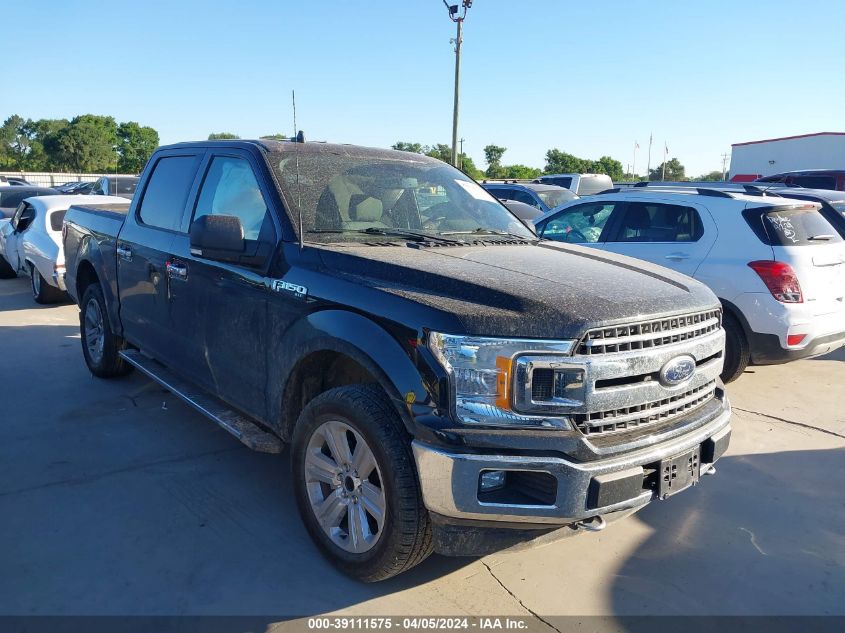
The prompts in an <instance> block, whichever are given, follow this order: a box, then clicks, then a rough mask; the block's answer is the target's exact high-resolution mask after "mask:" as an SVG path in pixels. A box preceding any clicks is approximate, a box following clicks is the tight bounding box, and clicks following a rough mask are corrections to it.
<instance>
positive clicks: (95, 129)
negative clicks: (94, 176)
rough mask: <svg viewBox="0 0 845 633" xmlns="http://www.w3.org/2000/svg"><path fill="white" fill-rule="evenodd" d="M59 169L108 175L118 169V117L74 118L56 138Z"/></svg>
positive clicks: (87, 115) (55, 147) (91, 116)
mask: <svg viewBox="0 0 845 633" xmlns="http://www.w3.org/2000/svg"><path fill="white" fill-rule="evenodd" d="M55 139H56V140H55V146H54V148H53V149H54V151H55V152H56V154H55V156H56V158H57V159H58V161H60V162H59V164H58V165H57V167H59V168H62V169H64V168H68V169H71V170H73V171H80V172H98V171H108V170H112V169H114V168H115V167H116V164H117V152H116V151H115V148H116V146H117V123H116V122H115V120H114V117H110V116H98V115H95V114H83V115H80V116H77V117H74V118H73V119H72V120H71V122H70V124H68V125H67V127H64V128H62V129H61V130H59V131H58V132H57V133H56V135H55Z"/></svg>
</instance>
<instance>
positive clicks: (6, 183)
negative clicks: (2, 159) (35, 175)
mask: <svg viewBox="0 0 845 633" xmlns="http://www.w3.org/2000/svg"><path fill="white" fill-rule="evenodd" d="M31 186H32V183H31V182H29V181H27V180H25V179H24V178H20V177H18V176H0V187H31Z"/></svg>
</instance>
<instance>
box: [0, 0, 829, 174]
mask: <svg viewBox="0 0 845 633" xmlns="http://www.w3.org/2000/svg"><path fill="white" fill-rule="evenodd" d="M454 1H457V0H454ZM0 14H2V16H3V18H2V20H3V23H4V25H5V28H4V29H3V31H4V33H5V34H6V36H7V37H6V39H5V46H4V49H5V50H4V55H3V58H4V64H3V67H4V68H5V69H6V71H9V70H14V72H15V74H14V76H13V77H11V78H7V81H6V84H5V87H4V90H3V91H2V93H0V117H2V118H6V117H7V116H9V115H10V114H13V113H17V114H20V115H21V116H24V117H31V118H41V117H71V116H73V115H76V114H83V113H94V114H110V115H113V116H115V117H116V118H117V119H118V120H119V121H127V120H135V121H138V122H140V123H142V124H144V125H151V126H153V127H154V128H156V129H157V130H158V131H159V133H160V134H161V140H162V142H163V143H170V142H176V141H182V140H192V139H198V138H205V137H206V136H207V135H208V133H209V132H212V131H231V132H235V133H238V134H240V135H241V136H243V137H250V136H258V135H261V134H269V133H274V132H282V133H290V132H291V131H292V130H293V123H292V113H291V98H290V94H291V89H292V88H295V89H296V95H297V116H298V126H299V127H300V128H301V129H303V130H305V132H306V135H307V137H308V138H309V139H313V140H329V141H335V142H348V143H359V144H365V145H373V146H380V147H386V146H389V145H391V144H392V143H394V142H396V141H397V140H406V141H417V142H421V143H424V144H426V143H437V142H440V143H449V142H450V140H451V117H452V82H453V75H452V73H453V69H454V54H453V52H452V47H451V45H450V44H449V38H451V37H453V36H454V25H453V24H452V23H451V22H450V21H449V20H448V17H447V15H446V9H445V7H444V6H443V3H442V1H441V0H401V1H398V2H387V1H380V2H368V1H365V0H358V1H352V0H310V1H308V0H299V1H298V2H289V1H287V0H284V1H282V0H278V1H258V0H238V1H237V2H234V1H232V0H229V1H227V2H219V1H217V0H202V1H200V0H167V1H162V0H145V2H123V1H119V0H110V1H108V2H101V1H98V0H77V1H73V0H27V2H21V1H20V0H0ZM843 24H845V3H842V2H838V1H835V0H828V1H827V2H821V1H817V0H802V2H797V3H796V2H795V1H794V0H790V1H781V0H766V1H765V2H764V1H762V0H760V1H752V0H733V1H723V0H712V1H709V2H708V1H699V2H687V1H686V0H684V1H678V0H675V1H668V0H667V1H659V0H654V1H651V2H645V1H638V0H629V1H624V0H611V1H605V2H596V1H593V2H574V1H572V2H567V1H551V0H546V1H545V2H541V1H529V0H525V1H522V2H517V1H511V2H505V1H503V0H475V2H474V6H473V7H472V9H471V10H470V12H469V17H468V19H467V21H466V25H465V33H464V55H463V81H462V93H461V94H462V97H461V130H460V133H461V136H463V137H464V138H465V139H466V143H465V145H464V147H465V150H466V151H467V153H468V154H469V155H470V156H472V157H473V158H474V160H475V162H476V163H477V164H478V165H479V166H482V167H483V162H484V161H483V152H482V148H483V147H484V146H485V145H487V144H488V143H495V144H497V145H502V146H504V147H507V148H508V149H507V152H506V153H505V156H504V161H503V162H505V163H507V164H511V163H524V164H529V165H533V166H538V167H542V166H543V164H544V155H545V152H546V150H547V149H549V148H552V147H556V148H558V149H561V150H564V151H567V152H570V153H573V154H576V155H578V156H583V157H588V158H598V157H600V156H602V155H610V156H613V157H614V158H616V159H618V160H620V161H621V162H622V163H623V165H627V164H629V163H630V162H632V160H633V145H634V141H635V140H636V141H639V143H640V146H641V149H640V150H639V151H638V153H637V171H639V172H640V173H642V172H644V170H645V165H646V151H647V147H648V137H649V133H650V132H652V131H653V132H654V149H653V153H652V164H656V163H658V162H660V160H661V158H662V156H661V153H662V146H663V143H664V140H665V141H666V143H667V144H668V146H669V150H670V156H672V157H677V158H679V159H680V160H681V162H682V163H684V164H685V165H686V167H687V173H688V174H691V175H698V174H701V173H703V172H706V171H710V170H714V169H719V168H720V167H721V158H720V155H721V154H722V153H723V152H727V151H729V150H730V145H731V143H735V142H742V141H749V140H757V139H761V138H769V137H776V136H785V135H792V134H801V133H807V132H817V131H845V117H843V112H845V107H844V106H843V104H845V79H843V78H842V60H843V54H842V53H843V48H842V46H843V45H842V25H843ZM13 86H15V87H16V88H14V89H13V88H12V87H13Z"/></svg>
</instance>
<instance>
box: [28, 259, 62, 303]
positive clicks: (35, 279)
mask: <svg viewBox="0 0 845 633" xmlns="http://www.w3.org/2000/svg"><path fill="white" fill-rule="evenodd" d="M29 282H30V286H31V287H32V298H33V299H35V303H41V304H45V303H58V302H59V301H62V300H63V299H64V298H65V293H64V292H62V291H61V290H59V289H58V288H54V287H53V286H51V285H50V284H48V283H47V281H46V280H45V279H44V277H42V276H41V273H40V272H38V269H37V268H36V267H35V265H34V264H30V265H29Z"/></svg>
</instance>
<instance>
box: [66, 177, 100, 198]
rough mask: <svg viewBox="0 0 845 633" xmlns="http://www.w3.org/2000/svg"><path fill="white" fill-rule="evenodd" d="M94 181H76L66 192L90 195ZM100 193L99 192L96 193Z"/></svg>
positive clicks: (75, 194) (76, 194)
mask: <svg viewBox="0 0 845 633" xmlns="http://www.w3.org/2000/svg"><path fill="white" fill-rule="evenodd" d="M96 184H97V183H96V181H94V182H80V183H77V184H76V186H75V187H73V188H72V189H70V190H69V191H68V192H67V193H69V194H73V195H74V196H87V195H90V194H91V192H92V191H94V186H95V185H96ZM98 195H100V194H98Z"/></svg>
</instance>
